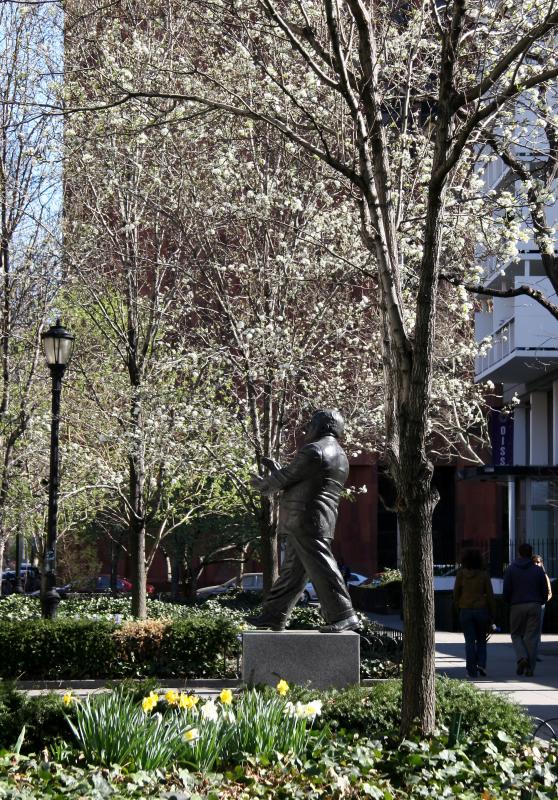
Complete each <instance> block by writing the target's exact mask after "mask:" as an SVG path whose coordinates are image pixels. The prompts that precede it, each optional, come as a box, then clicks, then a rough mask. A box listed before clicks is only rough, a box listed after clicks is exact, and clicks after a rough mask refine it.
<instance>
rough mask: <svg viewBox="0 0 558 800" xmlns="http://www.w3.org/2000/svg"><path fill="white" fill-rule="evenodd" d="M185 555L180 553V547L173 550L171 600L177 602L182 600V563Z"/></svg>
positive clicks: (171, 560) (171, 555) (171, 559)
mask: <svg viewBox="0 0 558 800" xmlns="http://www.w3.org/2000/svg"><path fill="white" fill-rule="evenodd" d="M183 560H184V555H183V553H181V552H180V551H179V548H178V546H174V547H173V548H172V551H171V554H170V567H171V600H173V601H177V600H178V599H179V598H180V583H181V581H182V562H183Z"/></svg>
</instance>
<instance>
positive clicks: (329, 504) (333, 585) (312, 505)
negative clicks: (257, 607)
mask: <svg viewBox="0 0 558 800" xmlns="http://www.w3.org/2000/svg"><path fill="white" fill-rule="evenodd" d="M342 433H343V417H342V416H341V414H339V412H338V411H334V410H324V411H316V412H315V414H314V415H313V416H312V419H311V421H310V425H309V426H308V429H307V431H306V435H305V444H304V445H303V446H302V447H301V448H300V450H298V452H297V453H296V455H295V457H294V459H293V460H292V461H291V463H290V464H288V465H287V466H286V467H283V468H281V467H279V465H278V464H276V463H275V462H274V461H271V460H270V459H262V463H263V466H265V467H267V468H268V469H270V471H271V474H270V476H269V477H268V478H261V477H259V476H254V477H253V478H252V485H253V486H254V487H255V488H256V489H257V490H258V491H259V492H261V493H262V494H267V495H271V494H274V493H276V492H282V494H281V499H280V501H279V529H278V530H279V534H283V535H286V537H287V549H286V552H285V558H284V561H283V565H282V568H281V575H280V576H279V578H278V579H277V580H276V581H275V583H274V584H273V586H272V587H271V590H270V592H269V594H268V595H267V597H266V599H265V602H264V606H263V611H262V614H261V616H259V617H252V618H251V619H249V620H248V621H249V622H252V624H254V625H256V626H258V627H262V628H264V627H265V628H272V629H273V630H283V629H284V627H285V623H286V621H287V619H288V617H289V615H290V613H291V611H292V610H293V608H294V606H295V604H296V602H297V600H298V598H299V597H300V595H301V594H302V592H303V590H304V587H305V585H306V583H307V581H308V578H309V579H310V580H311V581H312V583H313V584H314V588H315V589H316V594H317V595H318V599H319V601H320V606H321V610H322V614H323V616H324V619H325V621H326V624H325V625H324V626H322V627H321V628H320V631H322V632H323V633H340V632H341V631H348V630H355V629H356V628H358V627H359V620H358V617H357V616H356V615H355V612H354V609H353V606H352V603H351V599H350V597H349V592H348V590H347V587H346V585H345V581H344V580H343V578H342V576H341V573H340V572H339V568H338V566H337V562H336V560H335V558H334V557H333V554H332V552H331V542H332V540H333V534H334V531H335V523H336V521H337V509H338V506H339V500H340V497H341V492H342V490H343V486H344V485H345V482H346V480H347V477H348V475H349V462H348V461H347V456H346V455H345V453H344V451H343V450H342V448H341V447H340V445H339V443H338V439H339V437H340V436H341V434H342Z"/></svg>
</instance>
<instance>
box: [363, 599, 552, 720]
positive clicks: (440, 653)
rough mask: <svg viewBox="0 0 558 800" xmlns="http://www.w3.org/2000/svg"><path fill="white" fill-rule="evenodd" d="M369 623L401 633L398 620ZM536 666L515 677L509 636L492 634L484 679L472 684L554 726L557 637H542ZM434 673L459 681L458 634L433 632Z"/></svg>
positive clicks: (461, 648)
mask: <svg viewBox="0 0 558 800" xmlns="http://www.w3.org/2000/svg"><path fill="white" fill-rule="evenodd" d="M368 616H369V617H370V618H371V619H375V620H377V621H378V622H381V623H382V624H383V625H387V626H388V627H391V628H396V629H398V630H402V629H403V624H402V622H401V619H400V617H399V616H396V615H391V614H369V615H368ZM539 655H540V657H541V659H542V661H541V662H539V663H537V669H536V671H535V675H534V676H533V677H532V678H524V677H518V676H517V675H516V674H515V665H516V660H515V653H514V650H513V647H512V645H511V639H510V635H509V633H496V634H492V636H491V637H490V640H489V642H488V654H487V668H486V671H487V673H488V674H487V677H486V678H478V679H477V680H475V681H473V683H474V684H475V685H476V686H478V687H479V688H480V689H489V690H490V691H492V692H502V693H504V694H506V695H508V697H509V698H510V699H511V700H514V701H515V702H516V703H519V704H520V705H522V706H524V707H525V708H526V709H527V711H528V712H529V714H531V716H533V717H538V718H540V719H544V720H547V719H553V718H554V719H556V720H557V724H558V635H557V634H543V637H542V644H541V649H540V653H539ZM436 671H437V672H438V673H439V674H440V675H447V676H448V677H449V678H459V679H461V680H463V679H464V678H465V677H466V675H467V673H466V671H465V643H464V640H463V634H462V633H451V632H449V631H436Z"/></svg>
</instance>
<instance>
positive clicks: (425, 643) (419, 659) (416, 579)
mask: <svg viewBox="0 0 558 800" xmlns="http://www.w3.org/2000/svg"><path fill="white" fill-rule="evenodd" d="M405 466H406V465H405V464H404V463H401V472H402V473H403V474H404V477H403V479H400V482H399V487H398V488H399V493H400V495H401V496H403V497H405V498H406V502H405V505H404V507H403V508H401V507H400V509H399V512H398V520H399V530H400V535H401V549H402V568H403V569H402V572H403V617H404V620H405V639H404V645H403V690H402V692H403V696H402V715H401V732H402V734H403V735H408V734H409V733H410V732H411V730H412V728H413V726H414V725H415V724H418V726H419V728H420V731H421V733H423V734H429V733H431V732H432V730H433V729H434V725H435V672H434V657H435V652H434V650H435V644H434V581H433V574H434V571H433V556H432V513H433V510H434V505H435V499H434V497H433V494H432V491H431V489H430V471H429V470H428V469H422V470H421V473H422V474H421V476H420V477H419V476H417V477H415V476H416V472H417V470H416V468H415V465H414V464H411V469H410V470H407V469H405ZM423 466H424V465H423Z"/></svg>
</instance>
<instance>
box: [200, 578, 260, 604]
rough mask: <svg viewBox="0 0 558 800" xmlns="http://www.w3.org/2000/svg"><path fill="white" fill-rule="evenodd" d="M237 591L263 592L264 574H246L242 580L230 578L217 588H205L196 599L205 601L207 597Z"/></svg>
mask: <svg viewBox="0 0 558 800" xmlns="http://www.w3.org/2000/svg"><path fill="white" fill-rule="evenodd" d="M235 589H241V590H242V591H243V592H263V573H262V572H245V573H244V575H243V576H242V578H238V577H236V578H230V580H228V581H225V583H219V584H217V585H215V586H203V587H202V588H201V589H198V591H197V592H196V597H197V599H198V600H203V599H205V598H206V597H213V596H214V595H217V594H226V593H227V592H232V591H234V590H235Z"/></svg>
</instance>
